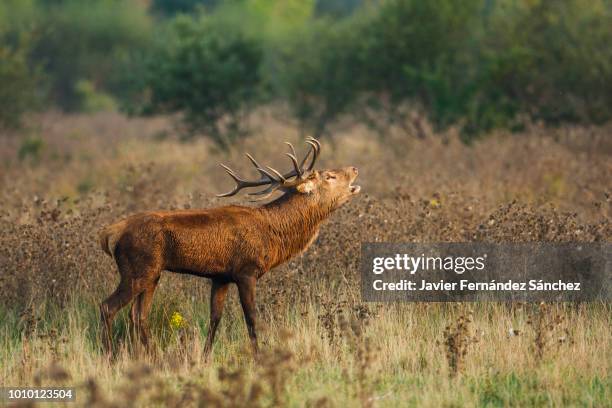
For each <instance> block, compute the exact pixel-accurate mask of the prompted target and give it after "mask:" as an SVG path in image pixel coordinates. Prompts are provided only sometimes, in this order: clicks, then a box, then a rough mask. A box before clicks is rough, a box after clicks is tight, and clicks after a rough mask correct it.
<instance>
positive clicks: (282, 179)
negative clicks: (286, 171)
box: [266, 166, 287, 183]
mask: <svg viewBox="0 0 612 408" xmlns="http://www.w3.org/2000/svg"><path fill="white" fill-rule="evenodd" d="M266 167H267V168H268V170H270V171H271V172H272V173H274V174H275V175H276V176H277V177H278V178H279V180H280V182H281V183H284V182H286V181H287V179H286V178H285V176H283V175H282V174H280V172H279V171H277V170H275V169H273V168H272V167H270V166H266Z"/></svg>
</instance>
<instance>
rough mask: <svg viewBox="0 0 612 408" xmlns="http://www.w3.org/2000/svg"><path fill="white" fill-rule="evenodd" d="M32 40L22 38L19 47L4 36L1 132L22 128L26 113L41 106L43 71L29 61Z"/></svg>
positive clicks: (0, 53) (1, 44) (0, 42)
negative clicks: (9, 42)
mask: <svg viewBox="0 0 612 408" xmlns="http://www.w3.org/2000/svg"><path fill="white" fill-rule="evenodd" d="M29 52H30V39H29V38H28V37H27V36H22V37H21V38H20V39H18V40H17V43H16V44H15V45H10V44H8V41H6V40H3V39H2V33H0V128H3V127H4V128H14V127H18V126H20V125H21V120H22V116H23V114H24V113H26V112H28V111H30V110H33V109H35V108H36V107H37V105H38V102H39V95H38V92H37V91H38V89H37V88H38V85H39V83H40V82H41V79H42V77H41V75H40V71H39V70H38V69H37V67H35V66H32V65H31V64H30V63H29V61H28V54H29Z"/></svg>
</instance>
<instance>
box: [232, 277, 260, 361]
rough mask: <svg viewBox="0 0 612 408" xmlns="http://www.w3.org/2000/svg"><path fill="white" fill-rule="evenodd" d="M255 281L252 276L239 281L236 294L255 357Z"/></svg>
mask: <svg viewBox="0 0 612 408" xmlns="http://www.w3.org/2000/svg"><path fill="white" fill-rule="evenodd" d="M256 282H257V280H256V278H255V277H254V276H247V277H245V278H242V279H240V280H239V281H238V282H237V284H238V294H239V295H240V304H241V305H242V311H243V313H244V321H245V323H246V326H247V331H248V332H249V339H250V340H251V347H252V348H253V354H254V355H255V356H257V353H258V350H259V349H258V346H257V332H256V330H255V317H256V308H255V284H256Z"/></svg>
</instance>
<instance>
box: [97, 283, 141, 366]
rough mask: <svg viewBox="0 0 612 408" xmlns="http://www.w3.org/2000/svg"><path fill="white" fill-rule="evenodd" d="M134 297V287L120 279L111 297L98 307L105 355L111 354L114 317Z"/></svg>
mask: <svg viewBox="0 0 612 408" xmlns="http://www.w3.org/2000/svg"><path fill="white" fill-rule="evenodd" d="M134 296H136V292H135V290H134V285H132V284H131V283H130V282H128V281H127V280H124V279H122V280H121V282H120V283H119V286H118V287H117V289H115V291H114V292H113V294H112V295H110V296H109V297H108V299H106V300H105V301H104V302H102V304H101V305H100V317H101V320H102V345H103V347H104V350H105V351H106V353H108V354H109V355H110V356H112V354H113V339H112V324H113V319H114V318H115V315H116V314H117V312H118V311H119V310H121V309H122V308H123V307H124V306H126V305H127V304H128V303H130V301H131V300H132V299H133V298H134Z"/></svg>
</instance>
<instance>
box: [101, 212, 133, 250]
mask: <svg viewBox="0 0 612 408" xmlns="http://www.w3.org/2000/svg"><path fill="white" fill-rule="evenodd" d="M126 225H127V222H126V221H125V220H122V221H119V222H117V223H115V224H111V225H109V226H107V227H104V228H102V229H101V230H100V233H99V238H100V246H101V247H102V250H103V251H104V252H106V253H107V254H108V255H110V257H111V258H114V257H115V256H114V254H115V246H116V245H117V242H118V241H119V238H121V235H123V231H124V230H125V227H126Z"/></svg>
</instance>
